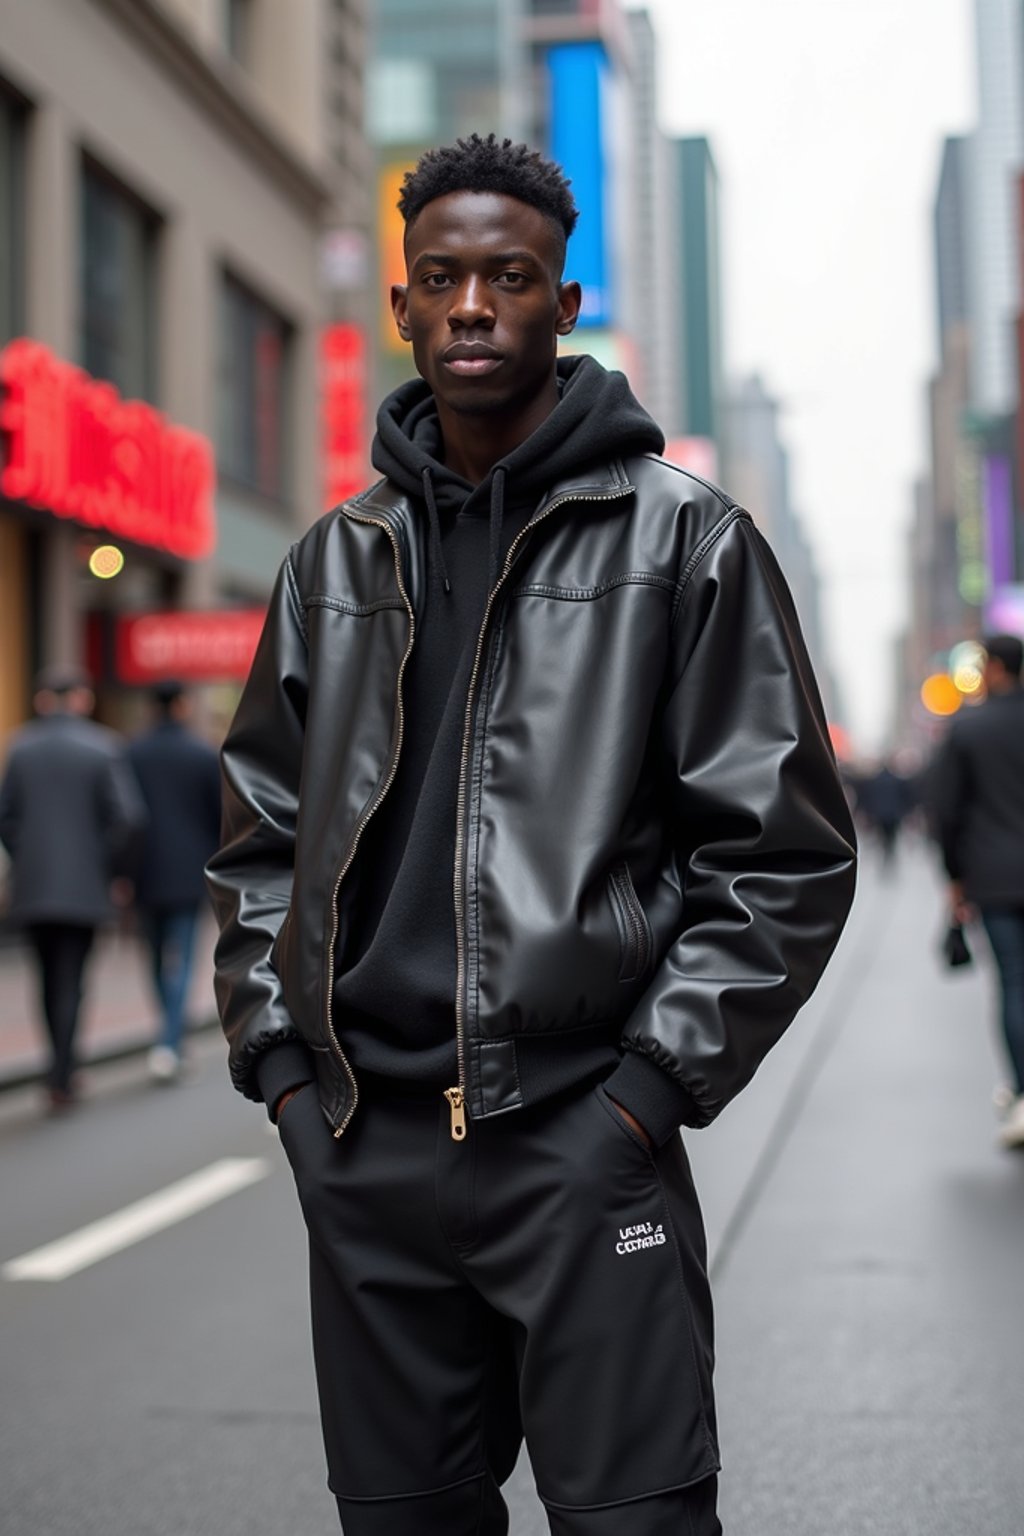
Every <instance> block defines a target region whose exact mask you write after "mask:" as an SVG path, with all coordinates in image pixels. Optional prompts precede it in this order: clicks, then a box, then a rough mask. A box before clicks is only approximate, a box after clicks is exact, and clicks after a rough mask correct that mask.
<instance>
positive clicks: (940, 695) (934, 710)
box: [921, 672, 963, 716]
mask: <svg viewBox="0 0 1024 1536" xmlns="http://www.w3.org/2000/svg"><path fill="white" fill-rule="evenodd" d="M921 703H922V704H923V705H924V707H925V709H926V710H927V711H928V713H929V714H930V715H939V716H944V715H955V714H956V712H957V710H958V709H959V708H960V706H961V704H962V703H963V695H962V694H961V692H960V690H959V688H958V687H957V686H956V683H955V682H954V681H953V679H952V678H951V677H950V675H949V673H948V672H933V673H932V675H931V677H926V678H925V680H924V682H923V683H922V684H921Z"/></svg>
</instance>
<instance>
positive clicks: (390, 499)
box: [340, 459, 635, 534]
mask: <svg viewBox="0 0 1024 1536" xmlns="http://www.w3.org/2000/svg"><path fill="white" fill-rule="evenodd" d="M634 489H635V487H634V486H633V485H632V483H631V482H630V479H629V476H628V475H627V474H626V471H625V467H624V466H623V464H622V461H621V460H620V459H613V460H611V461H609V462H608V463H607V464H595V465H591V466H590V467H589V468H588V469H586V470H585V471H583V473H581V474H579V475H567V476H565V477H564V478H563V479H561V480H557V481H556V482H555V484H554V485H553V486H552V487H551V490H550V491H549V492H548V494H547V495H546V496H545V497H544V500H543V502H542V503H541V505H540V506H539V507H538V509H537V511H536V512H535V513H534V516H535V517H537V516H539V515H540V514H541V513H542V512H543V511H544V510H545V509H546V508H547V507H549V506H551V504H552V503H553V502H556V501H560V500H561V499H562V498H563V497H568V498H572V499H576V498H586V497H589V496H593V497H595V498H596V499H598V500H600V499H602V498H603V497H605V496H608V495H609V494H614V493H616V492H619V493H620V494H621V493H628V492H630V491H632V490H634ZM340 510H341V511H342V512H343V513H344V514H345V515H346V516H348V515H349V514H350V513H351V514H353V515H354V516H355V517H356V519H357V520H358V518H359V516H360V515H362V516H364V517H367V516H368V517H376V518H380V517H383V518H384V519H385V520H386V521H387V522H389V523H390V524H391V526H392V527H394V528H395V529H396V531H397V532H399V533H402V534H406V533H408V532H409V529H410V525H411V523H412V520H413V518H414V517H415V515H416V514H415V513H414V511H413V503H412V498H411V497H410V496H408V495H407V494H406V492H405V491H403V490H402V489H401V488H400V487H399V486H397V485H395V484H394V482H393V481H391V480H387V479H384V480H378V481H377V483H376V485H371V486H370V488H369V489H368V490H366V491H363V492H362V493H361V494H360V495H359V496H356V497H354V498H353V499H352V500H351V501H347V502H345V503H344V504H343V505H342V507H341V509H340Z"/></svg>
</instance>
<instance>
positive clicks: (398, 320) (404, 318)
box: [391, 283, 412, 341]
mask: <svg viewBox="0 0 1024 1536" xmlns="http://www.w3.org/2000/svg"><path fill="white" fill-rule="evenodd" d="M408 311H409V290H408V288H407V287H406V286H405V284H404V283H392V285H391V313H392V314H393V315H394V317H395V324H396V325H397V327H398V334H399V336H401V338H402V340H403V341H412V332H411V331H410V329H409V319H408Z"/></svg>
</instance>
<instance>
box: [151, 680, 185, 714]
mask: <svg viewBox="0 0 1024 1536" xmlns="http://www.w3.org/2000/svg"><path fill="white" fill-rule="evenodd" d="M184 696H185V684H184V683H181V682H179V681H178V679H177V678H176V677H165V678H163V679H162V681H161V682H159V683H157V684H156V685H155V686H154V687H153V688H151V689H150V693H149V697H150V699H151V700H152V702H153V703H154V704H155V705H156V707H157V709H158V710H159V711H160V713H161V714H163V715H169V714H170V713H171V711H172V710H173V708H174V706H175V705H176V704H177V702H178V700H179V699H182V698H184Z"/></svg>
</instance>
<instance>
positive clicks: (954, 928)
mask: <svg viewBox="0 0 1024 1536" xmlns="http://www.w3.org/2000/svg"><path fill="white" fill-rule="evenodd" d="M942 954H943V957H944V959H945V961H946V964H947V965H948V966H949V968H950V970H951V971H952V970H956V968H957V967H958V966H961V965H970V964H971V961H972V960H973V959H974V956H973V955H972V954H971V947H970V945H969V944H968V942H967V935H966V934H965V933H964V925H963V923H957V922H951V923H950V925H949V927H948V928H947V929H946V935H945V938H944V939H943V940H942Z"/></svg>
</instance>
